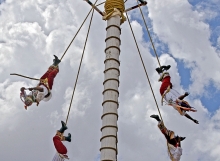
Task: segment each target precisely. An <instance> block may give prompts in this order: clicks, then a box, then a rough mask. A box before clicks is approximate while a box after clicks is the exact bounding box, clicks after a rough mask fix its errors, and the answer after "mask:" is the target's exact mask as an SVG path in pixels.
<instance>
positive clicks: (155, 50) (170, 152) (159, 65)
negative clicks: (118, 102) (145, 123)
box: [137, 0, 174, 161]
mask: <svg viewBox="0 0 220 161" xmlns="http://www.w3.org/2000/svg"><path fill="white" fill-rule="evenodd" d="M137 4H139V3H138V0H137ZM139 9H140V12H141V16H142V19H143V21H144V25H145V28H146V30H147V33H148V36H149V38H150V41H151V45H152V47H153V49H154V54H155V56H156V58H157V62H158V64H159V66H160V67H161V64H160V61H159V58H158V54H157V52H156V49H155V47H154V43H153V40H152V38H151V34H150V31H149V29H148V26H147V23H146V20H145V18H144V14H143V12H142V9H141V7H140V6H139ZM162 99H163V96H162ZM161 119H162V117H161ZM162 121H163V119H162ZM167 147H168V151H169V155H170V157H171V160H172V161H173V160H174V159H173V156H172V154H171V152H170V147H169V146H168V142H167Z"/></svg>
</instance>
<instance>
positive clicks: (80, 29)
mask: <svg viewBox="0 0 220 161" xmlns="http://www.w3.org/2000/svg"><path fill="white" fill-rule="evenodd" d="M97 1H98V0H96V2H97ZM96 2H95V4H96ZM92 9H93V8H91V9H90V11H89V13H88V14H87V16H86V18H85V19H84V21H83V23H82V24H81V26H80V27H79V29H78V31H77V32H76V34H75V36H74V37H73V39H72V40H71V42H70V44H69V45H68V47H67V48H66V50H65V51H64V53H63V55H62V57H61V58H60V60H62V59H63V57H64V55H65V54H66V52H67V51H68V49H69V48H70V46H71V44H72V43H73V41H74V40H75V38H76V36H77V35H78V33H79V31H80V30H81V28H82V26H83V25H84V23H85V22H86V20H87V18H88V16H89V15H90V13H91V11H92Z"/></svg>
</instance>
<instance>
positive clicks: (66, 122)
mask: <svg viewBox="0 0 220 161" xmlns="http://www.w3.org/2000/svg"><path fill="white" fill-rule="evenodd" d="M96 2H97V1H96ZM93 13H94V9H93V10H92V15H91V19H90V22H89V28H88V32H87V35H86V40H85V43H84V47H83V53H82V56H81V59H80V64H79V68H78V72H77V76H76V81H75V84H74V88H73V93H72V96H71V101H70V105H69V110H68V114H67V117H66V124H67V121H68V118H69V113H70V109H71V105H72V101H73V96H74V93H75V89H76V84H77V81H78V78H79V72H80V69H81V65H82V60H83V56H84V53H85V48H86V44H87V40H88V36H89V31H90V27H91V24H92V19H93Z"/></svg>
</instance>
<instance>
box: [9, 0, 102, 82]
mask: <svg viewBox="0 0 220 161" xmlns="http://www.w3.org/2000/svg"><path fill="white" fill-rule="evenodd" d="M97 1H98V0H96V2H97ZM96 2H95V3H96ZM91 11H92V8H91V9H90V11H89V13H88V14H87V16H86V18H85V19H84V21H83V23H82V24H81V26H80V27H79V29H78V31H77V32H76V34H75V36H74V37H73V39H72V40H71V42H70V44H69V45H68V47H67V48H66V50H65V52H64V53H63V55H62V57H61V58H60V60H62V59H63V57H64V55H65V54H66V52H67V51H68V49H69V48H70V46H71V44H72V43H73V41H74V39H75V38H76V36H77V35H78V33H79V31H80V30H81V28H82V26H83V25H84V23H85V21H86V20H87V18H88V16H89V15H90V13H91ZM10 75H16V76H20V77H23V78H27V79H32V80H40V79H37V78H31V77H28V76H24V75H21V74H16V73H11V74H10Z"/></svg>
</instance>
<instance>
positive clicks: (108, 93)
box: [100, 15, 121, 161]
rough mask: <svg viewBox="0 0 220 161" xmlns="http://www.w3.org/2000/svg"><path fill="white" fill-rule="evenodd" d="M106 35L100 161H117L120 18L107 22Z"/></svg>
mask: <svg viewBox="0 0 220 161" xmlns="http://www.w3.org/2000/svg"><path fill="white" fill-rule="evenodd" d="M106 30H107V35H106V39H105V42H106V49H105V54H106V58H105V61H104V63H105V70H104V77H105V78H104V82H103V85H104V91H103V103H102V106H103V115H102V117H101V118H102V128H101V131H102V137H101V139H100V141H101V148H100V151H101V161H116V160H117V154H118V151H117V142H118V140H117V132H118V126H117V120H118V106H119V103H118V97H119V91H118V87H119V75H120V70H119V65H120V62H119V55H120V44H121V40H120V34H121V28H120V16H119V15H116V16H113V17H111V18H110V19H109V20H107V27H106Z"/></svg>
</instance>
